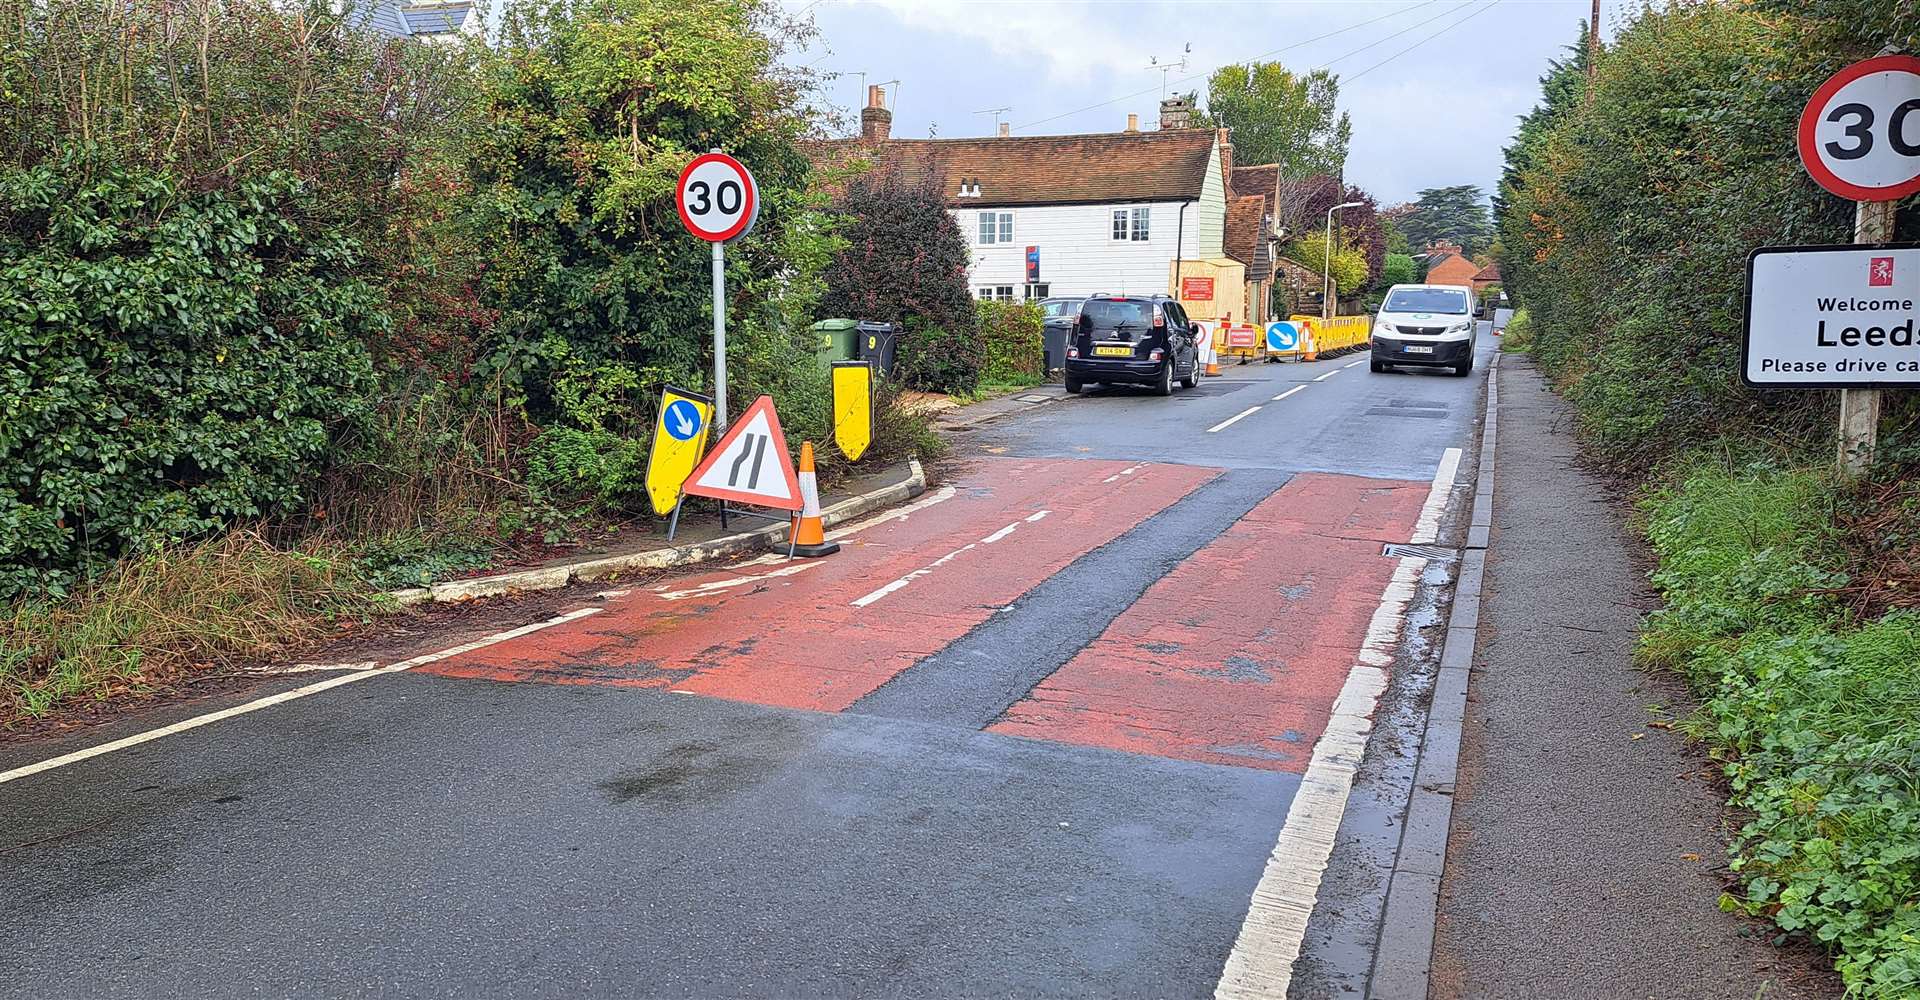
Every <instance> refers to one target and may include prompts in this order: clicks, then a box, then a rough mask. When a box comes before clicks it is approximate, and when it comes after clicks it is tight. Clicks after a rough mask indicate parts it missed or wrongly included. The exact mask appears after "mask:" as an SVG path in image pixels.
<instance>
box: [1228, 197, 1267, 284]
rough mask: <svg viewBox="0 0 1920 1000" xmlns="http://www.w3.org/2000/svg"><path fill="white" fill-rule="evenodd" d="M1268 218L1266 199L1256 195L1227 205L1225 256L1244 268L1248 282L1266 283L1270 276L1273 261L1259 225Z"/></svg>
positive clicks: (1234, 200)
mask: <svg viewBox="0 0 1920 1000" xmlns="http://www.w3.org/2000/svg"><path fill="white" fill-rule="evenodd" d="M1266 215H1267V200H1266V199H1265V198H1262V197H1260V196H1259V195H1257V194H1249V195H1243V196H1241V197H1239V198H1235V199H1233V200H1232V201H1230V202H1228V203H1227V238H1226V250H1227V256H1229V257H1232V258H1233V259H1234V260H1237V261H1239V262H1240V263H1242V264H1245V265H1247V280H1248V281H1265V280H1266V278H1267V275H1269V274H1272V273H1273V262H1272V261H1271V260H1269V259H1268V257H1267V253H1266V249H1267V247H1266V244H1267V241H1266V239H1265V238H1264V236H1265V234H1264V232H1263V230H1264V229H1265V228H1266V227H1265V226H1264V225H1263V224H1262V223H1263V222H1264V221H1265V219H1266Z"/></svg>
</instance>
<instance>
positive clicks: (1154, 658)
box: [420, 459, 1427, 772]
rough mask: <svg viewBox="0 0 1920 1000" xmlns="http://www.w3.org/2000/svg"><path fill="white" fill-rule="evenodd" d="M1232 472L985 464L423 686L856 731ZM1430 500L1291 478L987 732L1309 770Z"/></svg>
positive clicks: (1413, 486)
mask: <svg viewBox="0 0 1920 1000" xmlns="http://www.w3.org/2000/svg"><path fill="white" fill-rule="evenodd" d="M1217 472H1218V470H1215V469H1207V468H1197V467H1193V466H1184V465H1161V464H1129V463H1124V462H1108V461H1075V460H1048V459H988V460H985V461H983V462H981V463H979V464H978V465H976V466H974V467H973V468H972V469H970V470H969V472H968V473H967V474H965V475H964V476H962V477H961V478H960V480H959V481H958V482H956V483H955V484H954V485H955V487H956V488H957V491H956V493H955V494H954V496H953V497H952V498H950V499H948V500H945V501H943V502H938V503H934V504H931V505H929V506H927V507H925V508H923V509H920V510H917V511H915V512H913V513H911V514H910V515H909V516H907V517H904V518H900V519H898V520H892V521H888V522H885V523H882V524H878V525H875V526H873V527H869V528H867V529H865V530H863V531H860V532H859V533H857V534H855V535H853V536H851V537H848V538H845V539H843V540H842V544H843V546H844V547H843V550H842V551H841V552H840V553H839V554H837V555H834V556H830V557H827V558H825V559H822V560H818V561H799V562H795V563H782V562H777V561H768V562H763V563H760V564H758V565H754V564H748V565H743V566H735V567H733V568H730V569H726V570H718V571H713V572H709V573H704V574H699V575H695V576H689V577H683V578H679V579H675V580H673V581H672V582H670V583H668V584H663V585H661V586H659V587H656V588H654V589H653V590H645V591H636V592H634V593H632V594H629V595H627V596H625V597H622V598H618V599H615V600H613V601H610V602H609V604H608V607H607V610H606V612H605V613H603V614H599V615H595V616H593V617H591V618H587V619H583V620H581V621H580V622H578V623H576V624H572V625H567V626H562V627H559V628H554V629H550V630H547V631H544V632H541V633H538V634H536V635H531V636H527V637H525V638H523V639H518V640H514V641H511V642H506V643H501V644H500V645H497V646H492V647H489V648H487V649H485V650H480V651H477V652H474V653H470V654H467V655H465V656H461V657H457V658H454V659H451V660H446V661H442V662H440V663H436V664H433V665H431V666H427V667H423V668H420V669H422V670H425V671H429V672H433V673H439V674H446V675H450V676H457V677H472V678H486V679H492V680H501V681H541V682H550V683H562V684H607V685H619V686H634V687H656V688H670V689H672V690H675V691H681V692H687V693H693V694H703V695H711V696H715V697H721V698H729V699H734V700H739V701H752V702H758V703H763V704H770V705H780V706H785V707H790V708H804V709H813V710H819V711H829V712H837V711H842V710H844V709H846V708H847V707H848V706H850V705H852V704H853V703H854V702H855V701H857V700H859V699H860V698H861V697H863V696H865V695H866V694H868V693H870V692H872V691H873V690H875V689H876V688H878V687H880V686H881V685H882V684H884V683H886V682H887V681H888V680H889V679H891V678H892V677H894V676H895V675H897V674H898V673H900V672H901V671H903V670H906V669H907V668H909V667H911V666H913V665H914V664H915V663H916V662H918V661H919V660H921V659H922V658H924V657H926V656H928V655H930V654H932V653H935V652H937V651H939V650H940V649H942V648H944V647H945V646H946V645H947V644H949V643H951V642H953V641H954V640H956V639H958V638H960V637H961V636H963V635H965V634H966V633H967V632H968V631H970V630H971V629H973V628H974V627H976V626H978V625H980V624H981V623H982V622H984V621H986V620H987V618H989V617H990V616H991V615H993V614H994V613H995V612H996V611H998V610H999V609H1001V608H1003V607H1005V606H1007V605H1008V604H1010V603H1012V602H1013V601H1014V600H1015V599H1016V598H1018V597H1019V596H1020V595H1021V594H1024V593H1026V592H1027V591H1028V590H1031V589H1032V588H1033V587H1035V586H1037V585H1038V584H1040V583H1041V582H1042V581H1044V580H1046V579H1047V578H1048V577H1050V576H1052V575H1053V574H1055V573H1057V572H1059V571H1060V570H1061V569H1063V568H1065V567H1066V566H1067V565H1069V564H1070V563H1072V562H1073V561H1074V560H1075V559H1078V558H1079V557H1080V556H1082V555H1085V554H1086V553H1088V552H1090V551H1092V550H1093V549H1095V548H1098V547H1099V546H1101V545H1104V544H1106V543H1107V542H1109V541H1111V540H1113V539H1114V538H1117V537H1119V536H1120V535H1121V534H1123V533H1125V532H1126V531H1127V530H1129V529H1131V528H1133V527H1134V526H1136V525H1137V524H1139V523H1140V522H1141V521H1143V520H1145V519H1146V518H1148V517H1150V516H1152V515H1153V514H1155V513H1157V512H1159V511H1161V510H1163V509H1164V508H1166V507H1167V506H1169V505H1171V504H1173V503H1174V502H1175V501H1177V500H1179V499H1180V498H1181V497H1183V496H1186V495H1187V494H1188V493H1190V492H1192V491H1193V490H1194V489H1195V488H1197V487H1199V486H1200V485H1201V484H1203V483H1205V482H1206V481H1207V480H1209V479H1211V478H1213V477H1214V476H1215V475H1216V474H1217ZM1426 490H1427V484H1425V483H1412V482H1399V481H1390V480H1379V479H1364V478H1358V477H1351V476H1335V475H1319V474H1303V475H1300V476H1296V477H1294V478H1293V479H1292V480H1291V481H1289V482H1288V483H1287V484H1286V485H1285V486H1284V487H1282V488H1281V489H1280V490H1278V491H1277V492H1275V493H1274V495H1273V496H1271V497H1268V498H1267V499H1266V500H1264V501H1262V502H1261V503H1260V504H1259V505H1257V506H1256V507H1255V508H1254V509H1253V510H1251V511H1249V512H1248V513H1247V514H1246V515H1245V516H1244V517H1242V518H1241V519H1240V520H1239V521H1237V522H1236V523H1234V524H1232V525H1223V526H1222V528H1223V531H1222V534H1221V535H1220V537H1219V538H1217V539H1215V540H1214V541H1212V542H1211V543H1209V544H1208V545H1206V546H1204V547H1203V548H1202V549H1201V550H1200V551H1199V552H1196V553H1195V554H1194V555H1193V557H1192V558H1190V559H1188V560H1187V561H1186V562H1184V563H1183V564H1182V565H1180V566H1179V567H1177V568H1176V569H1175V570H1174V571H1173V572H1171V573H1169V574H1168V575H1167V576H1166V577H1164V578H1162V579H1161V580H1160V581H1159V582H1158V583H1156V584H1154V585H1153V586H1152V587H1151V588H1150V589H1148V591H1147V592H1146V593H1145V594H1144V595H1142V597H1141V598H1140V600H1139V601H1137V602H1136V603H1135V604H1134V605H1133V606H1132V607H1130V608H1128V609H1126V610H1124V611H1123V612H1121V614H1120V615H1119V617H1118V618H1116V619H1115V620H1114V621H1113V623H1112V624H1111V625H1110V626H1109V627H1108V628H1107V630H1106V632H1105V633H1104V634H1103V635H1102V636H1101V637H1100V638H1099V639H1098V640H1096V641H1095V642H1094V643H1092V644H1091V645H1089V646H1088V647H1087V648H1086V649H1085V650H1083V651H1082V652H1080V653H1079V654H1078V655H1077V656H1075V657H1074V658H1073V659H1072V660H1071V661H1069V662H1068V663H1067V664H1066V665H1065V666H1063V667H1062V668H1061V669H1060V670H1058V671H1057V672H1055V673H1054V674H1053V676H1051V677H1049V678H1048V679H1047V680H1045V681H1044V682H1042V683H1041V684H1040V685H1039V686H1038V687H1037V688H1035V689H1034V691H1033V692H1032V694H1031V695H1030V696H1028V697H1027V698H1026V699H1025V700H1023V701H1021V702H1019V703H1018V704H1016V705H1014V706H1013V707H1012V708H1011V709H1010V710H1009V711H1008V712H1007V713H1006V715H1005V717H1004V718H1002V719H1001V720H1000V721H999V722H997V723H995V724H994V725H992V726H991V727H990V728H991V729H992V730H993V731H995V732H1000V733H1007V734H1012V735H1018V736H1027V737H1037V738H1041V739H1048V740H1055V741H1060V742H1068V743H1077V744H1086V745H1092V746H1100V747H1107V748H1111V749H1116V750H1124V751H1128V752H1134V753H1146V754H1154V755H1158V756H1165V757H1178V758H1185V759H1191V760H1201V761H1208V762H1212V763H1220V764H1231V765H1237V766H1243V767H1259V768H1267V769H1273V770H1288V771H1295V772H1298V771H1303V770H1304V769H1305V767H1306V762H1307V758H1308V756H1309V755H1310V753H1311V751H1312V747H1313V744H1314V741H1315V740H1316V739H1318V737H1319V735H1320V732H1321V730H1322V729H1323V728H1324V726H1325V724H1326V719H1327V716H1328V712H1329V710H1330V707H1331V705H1332V703H1333V700H1334V697H1335V696H1336V695H1337V694H1338V693H1339V690H1340V687H1341V685H1342V684H1343V683H1344V682H1345V680H1346V676H1347V672H1348V670H1349V669H1350V668H1351V667H1352V666H1353V663H1354V658H1355V655H1356V653H1357V652H1358V650H1359V649H1360V646H1361V643H1362V642H1363V640H1364V638H1365V635H1366V630H1367V625H1368V622H1369V621H1370V619H1371V617H1372V615H1373V611H1374V609H1375V607H1377V606H1378V604H1379V601H1380V594H1381V591H1382V590H1383V589H1384V588H1385V586H1386V584H1387V581H1388V579H1389V577H1390V576H1391V575H1392V572H1393V566H1394V561H1393V560H1391V559H1388V558H1385V557H1383V556H1382V555H1381V551H1380V547H1381V544H1382V543H1383V542H1404V541H1406V540H1407V537H1408V535H1409V534H1410V533H1411V531H1412V528H1413V523H1414V521H1415V519H1416V518H1417V517H1418V514H1419V510H1420V506H1421V503H1422V501H1423V500H1424V499H1425V497H1426ZM776 573H778V574H783V575H773V574H776ZM863 602H864V606H862V603H863Z"/></svg>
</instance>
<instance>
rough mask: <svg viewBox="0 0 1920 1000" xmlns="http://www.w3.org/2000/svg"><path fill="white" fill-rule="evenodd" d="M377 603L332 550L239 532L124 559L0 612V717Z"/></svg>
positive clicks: (210, 657) (132, 683) (325, 626)
mask: <svg viewBox="0 0 1920 1000" xmlns="http://www.w3.org/2000/svg"><path fill="white" fill-rule="evenodd" d="M387 607H388V605H387V603H386V602H385V600H384V599H383V598H381V597H379V596H377V595H376V593H375V592H374V591H372V590H371V589H370V588H369V587H368V586H367V583H366V581H365V580H364V579H363V578H362V577H361V576H360V573H359V571H358V570H357V568H356V566H355V564H354V563H353V562H352V561H351V560H349V559H348V558H346V557H345V556H344V555H343V554H342V553H339V552H293V551H286V550H282V549H276V548H274V547H273V546H271V545H269V544H267V543H266V542H265V541H264V540H263V539H262V538H261V537H260V536H259V535H257V534H254V533H252V532H247V531H239V532H234V533H231V534H228V535H226V536H224V537H222V538H220V539H218V540H216V541H211V542H206V543H203V544H200V545H195V546H191V547H187V548H182V549H178V550H172V551H167V552H162V553H159V554H155V555H150V556H146V557H142V558H136V559H128V560H124V561H122V562H121V563H120V564H119V565H117V566H116V567H115V568H114V569H112V570H110V571H108V572H106V573H103V574H101V575H100V576H98V577H96V578H94V579H93V580H92V581H91V582H89V583H88V584H86V585H85V586H84V587H82V588H81V589H80V590H79V591H77V592H75V593H74V594H72V595H71V596H69V597H67V598H66V599H64V600H59V601H51V600H32V601H21V602H18V603H15V604H14V605H13V606H12V607H10V608H8V609H6V610H5V611H4V612H3V613H0V725H13V724H16V723H18V722H20V721H23V720H25V719H34V718H40V717H44V716H46V715H47V714H49V713H50V712H53V711H54V710H56V709H60V708H68V707H72V706H73V705H74V704H75V703H77V702H80V701H84V700H104V699H107V698H111V697H116V696H119V695H125V694H134V693H139V692H144V691H151V690H153V689H154V688H156V687H159V686H161V685H164V684H166V683H169V682H170V681H173V680H176V679H178V678H179V677H180V676H182V675H184V674H186V673H188V672H191V671H195V670H200V669H206V668H208V667H214V666H219V665H222V664H225V663H228V662H232V661H235V660H241V659H247V658H252V657H258V656H262V655H264V654H267V653H270V652H272V651H274V650H277V649H282V648H285V647H287V646H290V645H296V644H300V643H306V642H312V641H315V640H318V639H321V638H324V637H326V636H329V635H334V634H336V633H337V632H338V631H339V627H340V626H341V625H342V624H344V623H350V622H357V621H363V620H366V619H368V618H370V617H372V616H374V615H376V614H379V613H381V612H382V611H383V610H386V608H387Z"/></svg>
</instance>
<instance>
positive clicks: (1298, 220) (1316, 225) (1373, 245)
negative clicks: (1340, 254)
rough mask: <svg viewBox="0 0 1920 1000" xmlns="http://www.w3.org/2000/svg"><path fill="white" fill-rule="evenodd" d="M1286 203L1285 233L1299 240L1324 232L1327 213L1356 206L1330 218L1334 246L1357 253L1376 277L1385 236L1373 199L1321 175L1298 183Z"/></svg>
mask: <svg viewBox="0 0 1920 1000" xmlns="http://www.w3.org/2000/svg"><path fill="white" fill-rule="evenodd" d="M1289 201H1290V202H1291V205H1290V207H1289V213H1290V221H1289V222H1288V223H1287V226H1288V230H1289V231H1290V232H1295V233H1298V234H1300V235H1301V236H1303V237H1304V236H1307V235H1310V234H1313V233H1321V232H1325V227H1326V224H1327V210H1328V209H1330V208H1332V207H1333V206H1335V205H1340V204H1345V203H1348V202H1359V204H1358V205H1355V206H1354V207H1353V208H1345V209H1341V210H1340V211H1339V212H1338V213H1336V214H1335V215H1334V217H1333V232H1334V244H1335V246H1336V247H1345V248H1349V249H1353V250H1358V251H1360V255H1361V256H1362V257H1363V258H1365V260H1366V262H1367V273H1368V274H1370V275H1378V274H1379V273H1380V270H1381V265H1382V264H1384V263H1385V261H1386V256H1387V232H1386V228H1385V227H1384V226H1383V225H1382V217H1381V215H1380V210H1379V206H1378V205H1377V204H1376V203H1375V201H1374V198H1373V195H1370V194H1368V193H1367V192H1366V191H1364V190H1362V189H1361V188H1358V187H1354V186H1351V185H1349V186H1347V187H1341V186H1340V183H1339V181H1337V180H1335V179H1334V178H1332V177H1327V176H1324V175H1322V176H1318V177H1312V178H1308V179H1307V180H1306V181H1304V182H1302V183H1301V184H1300V185H1299V189H1298V191H1297V192H1295V193H1293V194H1292V195H1291V197H1290V198H1289ZM1315 259H1316V260H1317V259H1318V258H1315ZM1343 287H1345V286H1343Z"/></svg>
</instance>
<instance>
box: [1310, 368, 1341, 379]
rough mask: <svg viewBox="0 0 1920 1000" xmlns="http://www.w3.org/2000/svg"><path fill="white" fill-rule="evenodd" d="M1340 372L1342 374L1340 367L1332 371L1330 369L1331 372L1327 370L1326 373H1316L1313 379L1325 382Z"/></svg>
mask: <svg viewBox="0 0 1920 1000" xmlns="http://www.w3.org/2000/svg"><path fill="white" fill-rule="evenodd" d="M1338 374H1340V369H1338V368H1335V369H1334V370H1332V371H1330V372H1327V373H1325V374H1322V375H1315V376H1314V377H1313V380H1314V381H1315V382H1325V381H1326V380H1328V379H1330V378H1332V377H1334V376H1335V375H1338Z"/></svg>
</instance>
